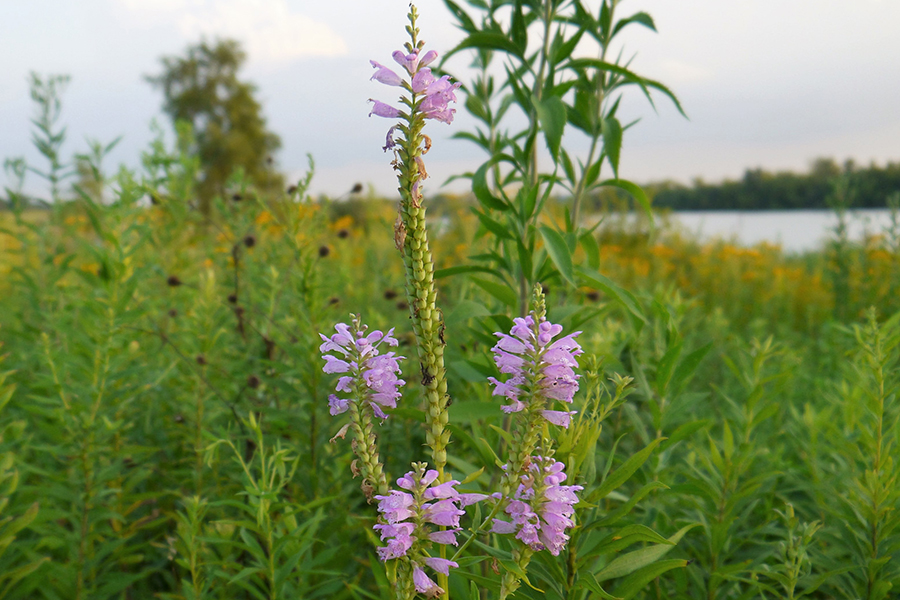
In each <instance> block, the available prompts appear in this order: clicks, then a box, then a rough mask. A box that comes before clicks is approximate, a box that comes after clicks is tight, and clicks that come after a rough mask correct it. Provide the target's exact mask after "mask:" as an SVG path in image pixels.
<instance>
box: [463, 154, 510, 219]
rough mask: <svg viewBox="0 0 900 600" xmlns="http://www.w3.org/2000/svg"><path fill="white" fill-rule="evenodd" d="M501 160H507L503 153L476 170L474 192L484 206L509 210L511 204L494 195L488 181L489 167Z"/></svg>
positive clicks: (473, 177) (473, 182)
mask: <svg viewBox="0 0 900 600" xmlns="http://www.w3.org/2000/svg"><path fill="white" fill-rule="evenodd" d="M501 160H505V157H504V156H502V155H498V156H494V157H491V159H490V160H489V161H487V162H486V163H484V164H483V165H481V166H480V167H478V170H477V171H475V175H473V176H472V193H473V194H475V198H477V199H478V201H479V202H480V203H481V204H482V205H483V206H485V207H487V208H492V209H494V210H501V211H503V210H509V208H510V206H509V204H507V203H506V202H505V201H503V200H502V199H500V198H497V197H496V196H494V195H493V194H492V193H491V188H490V186H488V182H487V174H488V169H490V168H491V167H492V166H494V165H495V164H496V163H498V162H500V161H501Z"/></svg>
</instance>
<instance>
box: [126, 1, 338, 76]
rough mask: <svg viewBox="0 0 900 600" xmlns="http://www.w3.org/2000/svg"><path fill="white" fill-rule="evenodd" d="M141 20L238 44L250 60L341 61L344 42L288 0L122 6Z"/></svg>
mask: <svg viewBox="0 0 900 600" xmlns="http://www.w3.org/2000/svg"><path fill="white" fill-rule="evenodd" d="M119 2H121V4H122V5H123V6H124V7H125V8H126V9H128V10H129V11H131V12H133V13H137V14H138V15H140V16H141V17H142V18H151V19H158V20H164V21H165V22H167V23H172V22H174V23H175V24H176V27H177V28H178V31H179V32H180V33H181V34H182V35H183V36H184V37H185V38H186V39H187V40H189V41H194V40H196V39H197V38H199V37H201V36H206V37H228V38H235V39H238V40H240V41H241V42H243V43H244V47H245V49H246V50H247V53H248V54H249V56H250V58H251V60H261V61H266V62H281V61H288V60H294V59H298V58H305V57H309V56H341V55H343V54H346V53H347V45H346V44H345V43H344V40H343V39H342V38H341V37H340V36H339V35H338V34H337V33H336V32H335V31H334V30H333V29H331V28H330V27H329V26H328V25H326V24H324V23H320V22H317V21H315V20H313V19H311V18H309V17H307V16H305V15H302V14H299V13H296V12H292V11H291V9H290V7H289V6H288V4H287V0H119Z"/></svg>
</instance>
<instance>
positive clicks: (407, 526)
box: [320, 6, 689, 598]
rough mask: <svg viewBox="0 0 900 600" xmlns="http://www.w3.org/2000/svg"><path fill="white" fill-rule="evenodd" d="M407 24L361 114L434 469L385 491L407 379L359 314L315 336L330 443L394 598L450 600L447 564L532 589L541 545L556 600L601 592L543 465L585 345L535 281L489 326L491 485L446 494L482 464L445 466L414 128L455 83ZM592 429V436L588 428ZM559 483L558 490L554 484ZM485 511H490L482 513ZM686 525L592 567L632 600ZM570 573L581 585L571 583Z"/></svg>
mask: <svg viewBox="0 0 900 600" xmlns="http://www.w3.org/2000/svg"><path fill="white" fill-rule="evenodd" d="M417 16H418V15H417V11H416V8H415V7H414V6H413V7H411V8H410V12H409V15H408V17H409V26H408V27H407V28H406V30H407V33H408V34H409V37H410V41H409V42H408V43H407V44H406V45H405V49H404V50H398V51H396V52H395V53H394V55H393V58H394V60H395V61H396V62H397V63H398V64H400V65H401V67H403V69H404V70H405V73H404V74H403V75H402V76H401V75H398V74H397V73H396V72H394V71H393V70H391V69H390V68H388V67H386V66H384V65H382V64H380V63H377V62H375V61H371V64H372V67H373V68H375V69H376V71H375V73H374V75H373V76H372V79H374V80H376V81H378V82H379V83H382V84H385V85H388V86H392V87H399V88H401V89H402V90H404V92H405V94H404V95H403V96H401V98H400V103H401V107H400V108H398V107H395V106H392V105H390V104H386V103H384V102H381V101H379V100H371V102H373V103H374V106H373V108H372V111H371V113H370V115H372V114H374V115H376V116H379V117H384V118H389V119H399V123H398V124H396V125H393V126H391V127H390V128H389V129H388V132H387V140H386V144H385V147H384V150H385V151H388V150H392V151H393V152H394V161H393V163H392V165H393V166H394V168H395V170H396V171H397V173H398V180H399V183H400V188H399V189H400V207H399V214H398V217H397V221H396V224H395V227H394V242H395V245H396V247H397V249H398V250H399V251H400V252H401V256H402V258H403V263H404V266H405V271H406V289H407V297H408V300H409V306H410V318H411V320H412V324H413V331H414V333H415V338H416V342H417V347H418V355H419V360H420V371H421V378H422V385H423V387H424V396H425V398H424V405H425V415H424V417H425V440H426V444H427V445H428V446H429V448H430V449H431V458H432V461H433V464H434V467H435V468H434V469H429V468H428V464H427V463H425V462H413V463H412V470H411V471H408V472H407V473H406V474H405V475H404V476H403V477H401V478H400V479H398V480H397V485H398V486H399V487H400V488H401V490H396V489H391V487H390V484H389V480H390V478H389V477H388V476H387V475H386V471H385V465H384V463H383V460H382V458H381V450H380V449H379V445H378V435H377V433H376V426H375V421H376V420H381V421H382V422H384V421H385V420H387V419H388V418H389V416H390V413H391V411H392V410H393V409H396V408H397V402H398V400H400V399H401V398H402V392H401V389H402V387H403V385H404V384H405V382H404V381H403V380H402V379H399V378H398V377H397V373H398V372H399V371H400V363H399V361H400V360H401V359H402V358H403V357H400V356H397V355H396V354H395V353H394V352H393V351H384V349H383V348H381V346H382V345H385V346H386V347H392V346H397V345H398V341H397V339H396V338H395V337H393V333H394V330H393V329H391V330H390V331H388V332H387V333H382V332H381V331H372V332H368V330H367V328H366V326H365V325H363V323H362V321H361V320H360V318H359V317H358V316H354V317H353V320H352V322H351V324H350V325H347V324H344V323H339V324H338V325H336V326H335V331H336V333H334V334H333V335H331V336H330V337H327V336H325V335H321V334H320V337H321V339H322V342H323V343H322V345H321V346H320V351H321V352H322V357H323V359H324V360H325V362H326V365H325V367H324V371H325V372H326V373H333V374H339V375H340V378H339V379H338V382H337V385H336V388H335V392H337V393H336V394H332V395H331V397H330V400H329V406H330V412H331V414H332V415H335V416H337V415H341V414H344V413H347V414H349V422H348V423H346V424H345V425H343V427H341V428H340V430H339V431H338V433H337V435H336V436H335V437H336V438H342V437H344V436H345V435H348V434H349V435H350V437H351V448H352V450H353V452H354V454H355V455H356V459H355V460H353V462H352V463H351V465H350V469H351V471H352V473H353V474H354V475H355V476H356V475H358V476H360V477H361V479H362V489H363V492H364V494H365V496H366V498H367V499H368V500H369V501H370V502H371V501H373V500H378V512H379V513H380V517H379V519H378V522H377V523H376V524H375V526H374V529H375V530H377V531H378V532H379V535H380V537H381V540H382V541H383V542H384V543H385V545H384V546H381V547H379V548H378V555H379V558H380V559H381V561H383V562H384V563H385V568H386V571H387V578H388V580H390V581H391V583H392V587H393V589H394V592H395V594H396V597H397V598H411V597H413V596H414V595H415V594H417V593H421V594H425V595H426V596H428V597H434V596H442V597H449V593H450V589H451V586H450V583H451V579H450V574H451V572H450V569H451V568H453V569H457V571H454V574H457V573H458V574H459V575H462V576H463V577H467V578H470V579H471V580H472V581H475V582H478V583H480V584H483V585H485V586H486V587H487V589H489V590H496V591H498V592H499V597H500V598H507V597H509V596H510V595H512V594H514V593H516V592H517V591H518V590H519V589H520V586H521V584H522V583H523V582H524V583H525V584H527V585H528V586H529V587H531V588H533V589H537V588H535V587H534V585H533V584H532V583H531V582H530V580H529V577H528V574H527V570H528V568H529V565H530V564H531V563H532V560H533V558H534V557H535V556H536V555H538V554H540V555H543V554H544V552H543V551H545V550H546V551H547V553H549V554H550V555H552V556H553V557H559V556H560V555H563V556H565V560H566V561H567V564H568V567H567V569H568V575H566V576H563V578H562V580H559V579H558V578H554V577H553V576H548V577H542V579H544V580H545V581H547V582H548V583H549V584H550V585H551V586H552V588H551V589H552V592H553V594H554V596H556V597H566V596H568V594H569V592H570V591H573V590H576V589H577V590H589V591H597V590H599V593H601V594H605V592H603V591H602V589H601V588H600V585H599V583H598V582H597V580H596V579H594V571H595V570H597V569H599V568H600V566H602V565H598V563H597V561H588V563H582V564H581V565H579V564H578V561H577V560H576V557H575V555H574V554H573V553H572V551H571V550H569V551H568V552H567V544H568V542H569V541H570V532H572V531H574V530H575V528H576V527H577V525H576V517H575V505H576V504H578V503H579V502H580V492H582V491H585V488H584V486H582V485H578V484H574V482H572V478H573V477H572V476H571V473H567V472H566V468H567V467H566V464H565V463H563V462H560V461H558V460H556V458H554V456H555V454H556V448H557V446H558V443H557V441H556V438H557V437H558V436H559V435H560V434H558V433H557V432H558V431H559V429H557V428H562V429H564V430H565V429H568V428H569V427H570V426H572V416H573V415H575V414H577V412H578V411H574V410H568V408H569V406H566V405H571V404H573V403H574V401H575V395H576V393H577V392H578V390H579V379H580V377H581V376H580V375H579V374H577V373H576V372H575V369H576V368H577V367H578V359H577V357H578V356H579V355H581V354H582V353H583V350H582V348H581V346H580V344H579V343H578V342H577V341H576V340H575V338H576V337H577V336H578V335H579V334H580V333H581V332H574V333H570V334H568V335H563V329H564V328H563V327H562V326H561V325H559V324H554V323H552V322H551V321H550V320H548V318H547V314H548V308H547V305H546V300H545V296H544V293H543V287H542V286H541V285H540V284H539V283H536V282H535V283H534V284H533V286H532V287H531V291H530V302H531V306H530V310H529V311H528V312H527V315H526V314H525V312H526V311H525V308H524V306H523V307H522V314H523V316H521V317H518V318H516V319H514V320H512V321H511V322H510V321H509V319H508V318H506V319H505V320H504V319H499V320H498V321H497V322H498V323H500V322H508V323H509V329H508V331H509V333H505V331H500V332H496V333H494V336H496V337H498V338H499V341H498V342H497V343H496V344H495V345H494V347H493V348H492V349H491V351H492V353H493V361H494V364H495V366H496V369H497V370H498V371H499V373H501V374H504V375H506V376H507V377H505V378H504V379H503V380H502V381H501V380H500V379H497V378H496V377H488V381H489V382H490V383H491V384H492V386H493V391H492V395H493V396H500V397H501V398H503V399H504V400H505V402H506V404H504V405H503V406H501V407H500V408H501V409H502V412H505V413H506V414H507V415H509V417H508V418H507V419H506V423H505V427H504V428H502V429H499V428H498V429H497V431H498V433H500V435H501V437H502V438H503V441H504V443H503V445H502V447H501V451H500V453H499V454H497V453H493V451H490V452H491V454H493V462H494V464H495V466H499V467H501V469H502V474H501V475H500V476H499V478H495V479H493V480H492V481H493V484H494V485H495V487H493V486H492V487H491V488H490V489H487V490H484V491H485V492H488V493H481V492H465V491H462V490H458V489H457V486H462V485H465V484H466V483H469V482H472V481H475V480H477V479H478V478H479V477H480V475H481V473H482V472H483V471H484V467H483V468H482V469H481V470H480V471H476V470H474V467H473V469H472V471H473V472H471V473H470V474H469V475H468V476H467V477H466V478H465V479H464V481H463V482H460V481H459V480H456V479H452V478H451V476H450V473H449V471H448V470H447V464H448V461H449V459H450V457H448V453H447V444H448V442H449V435H450V429H449V428H448V427H447V425H448V423H449V420H450V416H449V414H450V413H449V411H448V408H449V406H450V396H449V394H448V389H447V370H446V368H445V365H444V350H445V346H446V342H445V339H444V334H445V333H444V321H443V312H442V310H441V309H440V308H439V306H438V302H437V291H436V287H435V283H434V260H433V257H432V253H431V249H430V245H429V241H428V235H427V228H426V222H425V206H424V203H425V197H424V194H423V189H424V181H425V179H426V178H427V176H428V175H427V170H426V168H425V163H424V159H423V156H424V154H426V153H427V152H428V150H429V149H430V147H431V140H430V138H429V137H428V136H427V135H425V134H424V133H422V128H423V127H424V125H425V122H426V120H428V119H434V120H438V121H442V122H444V123H448V124H449V123H450V122H452V120H453V115H454V112H455V109H453V108H451V107H450V103H452V102H455V101H456V96H455V90H456V89H457V88H458V87H459V84H458V83H453V82H452V81H451V80H450V78H449V76H446V75H445V76H443V77H440V78H437V77H436V76H435V75H434V74H432V71H431V69H430V68H429V67H428V65H429V64H431V63H432V62H433V61H434V60H435V59H436V58H437V53H436V52H434V51H433V50H430V51H427V52H425V51H424V42H422V41H421V40H420V39H419V30H418V28H417V26H416V21H417ZM395 135H396V136H397V138H396V139H395ZM555 235H558V234H555ZM560 239H561V238H560ZM520 283H521V282H520ZM482 287H484V286H483V285H482ZM488 287H490V286H488ZM485 289H487V288H485ZM524 299H525V298H523V300H524ZM503 329H504V330H506V327H503ZM627 384H628V380H625V379H619V380H617V386H616V393H615V396H614V397H613V398H612V400H611V401H610V402H609V403H608V404H601V403H600V401H599V399H597V400H595V401H594V402H592V403H591V405H590V414H589V416H588V418H587V421H583V420H582V421H578V422H577V424H576V425H575V426H574V428H573V436H572V437H568V438H566V437H563V438H562V439H563V440H565V441H566V442H567V443H568V445H567V446H566V450H567V452H568V456H569V458H575V459H576V460H577V462H578V464H579V465H580V464H583V463H585V462H592V460H591V461H588V459H587V457H588V455H593V454H594V453H595V452H596V444H597V439H598V437H599V421H600V420H602V419H603V418H604V417H605V416H607V415H608V414H609V412H610V411H612V410H613V409H614V408H615V407H616V406H618V405H619V404H620V403H621V401H622V399H624V395H625V388H626V387H627ZM339 394H340V395H339ZM558 408H565V410H558ZM592 426H596V427H597V430H596V431H590V429H591V428H592ZM657 443H658V442H655V443H654V444H652V445H650V446H648V447H647V448H645V449H644V450H643V451H642V452H641V453H639V454H638V455H637V456H636V457H632V459H629V461H626V463H625V464H626V465H628V466H627V467H623V468H622V470H621V471H617V472H616V474H615V477H613V478H612V479H611V480H610V481H607V482H605V487H601V488H599V489H594V488H591V491H593V492H595V495H596V496H597V499H600V498H603V496H604V495H605V494H606V493H609V492H611V491H612V490H614V489H615V488H616V487H618V486H619V485H621V484H622V483H624V482H625V481H626V480H627V479H628V478H629V477H630V476H631V475H632V474H633V473H634V472H635V471H636V470H637V469H638V468H639V467H640V466H641V465H642V464H643V462H644V461H645V460H646V459H647V457H648V456H649V455H650V454H651V453H652V451H653V449H654V447H655V446H656V444H657ZM500 456H502V457H503V458H502V459H501V458H500ZM592 458H593V456H592ZM485 466H487V465H485ZM607 467H609V465H607ZM576 469H577V467H576ZM567 481H568V482H569V483H564V482H567ZM604 490H605V493H603V492H604ZM376 492H377V493H376ZM594 501H596V500H594ZM471 505H474V506H475V508H474V509H473V511H474V515H473V516H474V517H475V523H476V524H477V526H476V527H473V528H472V529H470V534H469V536H468V538H467V539H466V540H465V541H463V542H462V543H460V542H459V540H458V535H462V533H461V532H462V527H461V518H462V517H464V516H466V514H467V511H466V510H465V508H466V507H468V506H471ZM482 506H485V507H486V508H484V509H483V508H482ZM632 506H633V504H632ZM626 510H627V509H626ZM483 511H484V512H487V513H488V514H487V516H486V517H484V518H482V516H483V515H482V512H483ZM687 529H689V527H688V528H686V529H683V530H682V531H681V532H679V533H678V534H676V536H675V537H674V538H673V539H670V540H666V539H665V538H662V537H661V536H659V535H658V534H655V533H654V532H652V531H651V530H649V529H647V528H644V530H646V531H642V532H640V533H639V534H638V535H634V536H632V537H629V538H628V541H627V543H625V544H613V545H612V547H606V546H604V549H605V550H606V553H607V554H611V553H614V552H616V551H619V550H621V549H623V548H625V547H627V546H628V545H630V544H633V543H643V542H646V541H654V542H657V541H658V542H660V543H661V544H662V546H665V547H666V549H665V550H663V551H661V552H656V553H655V554H651V555H649V556H647V557H645V558H644V559H642V560H640V561H632V560H625V559H627V557H623V560H625V563H627V564H624V565H623V563H622V561H620V562H619V563H616V562H615V561H613V562H612V563H610V565H607V568H612V565H616V566H615V568H614V569H613V571H612V572H609V573H607V572H605V571H601V572H603V573H604V574H606V575H607V577H606V579H612V578H615V577H624V576H626V575H628V576H629V577H630V579H627V580H626V581H625V582H624V583H622V584H621V586H620V587H622V586H624V587H622V589H626V590H628V591H629V592H630V594H631V595H633V594H635V593H637V592H638V591H639V590H640V588H641V587H642V586H643V585H644V584H646V582H647V581H649V579H652V578H653V577H655V576H658V575H659V574H660V573H662V572H664V571H666V570H668V569H671V568H674V567H682V566H684V564H685V562H684V561H675V562H669V563H665V564H662V563H661V564H662V567H660V565H652V568H653V569H655V570H653V571H652V573H650V572H648V571H647V570H646V568H645V567H648V566H650V565H651V563H654V562H656V560H657V559H658V558H659V557H661V556H662V555H663V554H665V551H667V549H668V548H669V547H671V546H673V545H674V544H675V543H676V542H677V541H678V539H680V538H681V536H682V535H683V534H684V532H685V531H686V530H687ZM485 535H487V536H489V537H488V538H487V540H486V541H490V540H491V539H493V540H494V542H493V544H487V543H485V542H483V541H479V539H478V538H482V539H484V536H485ZM457 544H459V548H458V549H457V551H456V552H455V553H454V555H453V556H452V557H450V558H447V556H448V552H447V546H448V545H457ZM595 546H596V544H595ZM475 548H480V549H482V550H484V552H485V554H484V555H482V556H480V557H477V556H476V557H472V556H467V555H465V554H464V552H465V551H466V550H467V549H475ZM488 557H491V558H493V559H494V561H495V563H496V565H497V566H496V568H495V570H496V571H497V572H498V574H499V575H500V581H499V582H496V581H491V580H490V579H488V578H486V577H485V576H484V573H483V571H482V574H481V575H476V574H473V573H467V572H465V571H464V570H462V569H461V568H460V567H461V565H463V562H460V561H464V562H467V564H469V565H474V564H477V563H478V562H481V561H482V560H485V559H486V558H488ZM465 559H468V561H466V560H465ZM541 563H542V565H546V564H550V565H553V566H552V568H553V569H559V565H558V564H555V563H553V561H549V559H547V558H546V557H544V558H542V559H541ZM426 568H428V569H430V571H432V572H433V573H435V574H436V575H437V577H436V579H437V582H435V581H434V580H432V579H431V577H430V576H429V572H428V571H426ZM501 568H502V571H501ZM539 572H540V571H539ZM579 577H580V578H581V582H580V583H577V582H576V580H578V579H579ZM617 589H619V588H617Z"/></svg>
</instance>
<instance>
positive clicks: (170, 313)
mask: <svg viewBox="0 0 900 600" xmlns="http://www.w3.org/2000/svg"><path fill="white" fill-rule="evenodd" d="M169 316H170V317H172V318H173V319H174V318H175V317H177V316H178V311H177V310H175V309H174V308H170V309H169Z"/></svg>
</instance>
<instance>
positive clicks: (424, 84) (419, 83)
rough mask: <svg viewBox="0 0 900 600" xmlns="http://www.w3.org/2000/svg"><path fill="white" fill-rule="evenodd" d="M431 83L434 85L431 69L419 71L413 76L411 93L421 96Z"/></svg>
mask: <svg viewBox="0 0 900 600" xmlns="http://www.w3.org/2000/svg"><path fill="white" fill-rule="evenodd" d="M432 83H434V75H432V74H431V69H419V72H418V73H416V74H415V75H413V78H412V82H411V83H410V87H412V91H414V92H415V93H417V94H421V93H423V92H425V91H426V90H427V89H428V86H429V85H431V84H432Z"/></svg>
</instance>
